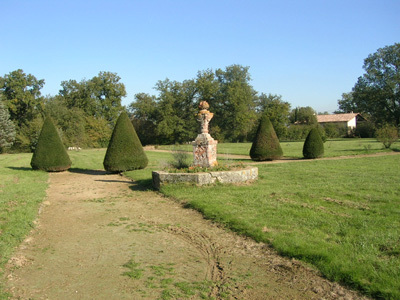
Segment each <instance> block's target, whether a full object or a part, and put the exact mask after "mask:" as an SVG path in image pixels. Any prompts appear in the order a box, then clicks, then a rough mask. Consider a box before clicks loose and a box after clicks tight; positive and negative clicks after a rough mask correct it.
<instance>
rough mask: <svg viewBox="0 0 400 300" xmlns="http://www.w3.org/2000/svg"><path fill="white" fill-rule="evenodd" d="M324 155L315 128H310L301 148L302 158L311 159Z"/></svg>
mask: <svg viewBox="0 0 400 300" xmlns="http://www.w3.org/2000/svg"><path fill="white" fill-rule="evenodd" d="M323 155H324V143H323V142H322V138H321V135H320V134H319V132H318V129H317V128H312V129H311V130H310V132H309V133H308V135H307V138H306V141H305V142H304V146H303V156H304V158H308V159H313V158H318V157H322V156H323Z"/></svg>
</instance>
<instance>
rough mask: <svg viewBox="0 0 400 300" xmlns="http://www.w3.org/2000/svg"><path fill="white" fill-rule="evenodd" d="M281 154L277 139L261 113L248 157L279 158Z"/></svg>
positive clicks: (261, 159) (270, 125)
mask: <svg viewBox="0 0 400 300" xmlns="http://www.w3.org/2000/svg"><path fill="white" fill-rule="evenodd" d="M282 155H283V152H282V148H281V145H280V144H279V139H278V137H277V135H276V133H275V130H274V128H273V126H272V124H271V121H270V120H269V118H268V117H267V116H266V115H263V116H262V117H261V120H260V124H259V126H258V128H257V132H256V136H255V138H254V141H253V144H252V145H251V149H250V157H251V159H252V160H255V161H264V160H274V159H279V158H281V157H282Z"/></svg>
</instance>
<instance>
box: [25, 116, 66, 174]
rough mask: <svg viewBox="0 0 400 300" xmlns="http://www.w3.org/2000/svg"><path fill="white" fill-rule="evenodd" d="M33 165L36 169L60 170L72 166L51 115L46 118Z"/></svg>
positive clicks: (32, 161)
mask: <svg viewBox="0 0 400 300" xmlns="http://www.w3.org/2000/svg"><path fill="white" fill-rule="evenodd" d="M31 166H32V168H33V169H34V170H43V171H48V172H60V171H65V170H68V169H69V168H70V167H71V160H70V159H69V156H68V153H67V151H66V150H65V147H64V145H63V143H62V141H61V138H60V136H59V134H58V132H57V129H56V127H55V126H54V124H53V121H52V120H51V118H50V117H47V118H46V119H45V120H44V123H43V127H42V131H41V132H40V135H39V139H38V143H37V146H36V149H35V152H34V153H33V156H32V160H31Z"/></svg>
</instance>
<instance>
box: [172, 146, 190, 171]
mask: <svg viewBox="0 0 400 300" xmlns="http://www.w3.org/2000/svg"><path fill="white" fill-rule="evenodd" d="M169 164H170V166H171V167H172V168H175V169H178V170H179V169H184V168H188V167H189V166H190V165H191V156H190V154H189V153H188V152H186V151H184V150H181V149H174V150H173V151H172V160H171V161H170V162H169Z"/></svg>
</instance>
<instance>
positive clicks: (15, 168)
mask: <svg viewBox="0 0 400 300" xmlns="http://www.w3.org/2000/svg"><path fill="white" fill-rule="evenodd" d="M7 169H11V170H14V171H35V170H34V169H32V168H28V167H7Z"/></svg>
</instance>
